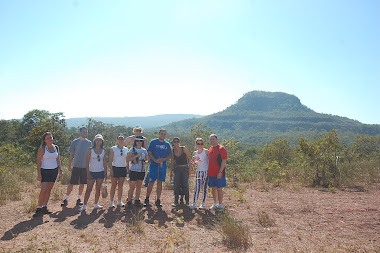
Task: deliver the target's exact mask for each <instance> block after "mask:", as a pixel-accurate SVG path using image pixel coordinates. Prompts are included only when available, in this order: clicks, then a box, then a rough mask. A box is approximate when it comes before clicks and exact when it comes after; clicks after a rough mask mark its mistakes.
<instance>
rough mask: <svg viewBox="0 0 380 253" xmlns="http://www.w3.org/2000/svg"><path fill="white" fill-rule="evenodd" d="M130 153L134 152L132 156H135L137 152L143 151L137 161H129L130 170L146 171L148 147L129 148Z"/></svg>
mask: <svg viewBox="0 0 380 253" xmlns="http://www.w3.org/2000/svg"><path fill="white" fill-rule="evenodd" d="M129 153H132V156H135V155H137V154H140V153H142V155H141V156H140V157H138V158H137V161H136V159H135V160H133V161H131V162H129V170H130V171H135V172H145V163H144V161H145V159H146V157H147V154H148V152H147V151H146V149H145V148H141V149H138V148H136V147H134V148H131V149H130V150H129Z"/></svg>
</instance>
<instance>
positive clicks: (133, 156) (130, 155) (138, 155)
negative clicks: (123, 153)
mask: <svg viewBox="0 0 380 253" xmlns="http://www.w3.org/2000/svg"><path fill="white" fill-rule="evenodd" d="M140 156H142V153H138V154H137V155H133V153H132V152H128V155H127V162H132V161H133V160H135V159H136V158H138V157H140Z"/></svg>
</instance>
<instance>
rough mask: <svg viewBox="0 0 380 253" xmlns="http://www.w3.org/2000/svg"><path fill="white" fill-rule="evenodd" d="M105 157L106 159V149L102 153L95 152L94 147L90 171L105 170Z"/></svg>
mask: <svg viewBox="0 0 380 253" xmlns="http://www.w3.org/2000/svg"><path fill="white" fill-rule="evenodd" d="M103 159H104V149H103V150H102V153H101V154H100V155H98V154H96V153H95V152H94V149H91V157H90V171H91V172H102V171H104V167H103Z"/></svg>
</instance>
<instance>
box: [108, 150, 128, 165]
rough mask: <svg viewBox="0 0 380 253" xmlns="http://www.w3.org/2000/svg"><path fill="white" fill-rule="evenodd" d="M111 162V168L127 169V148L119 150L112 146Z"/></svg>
mask: <svg viewBox="0 0 380 253" xmlns="http://www.w3.org/2000/svg"><path fill="white" fill-rule="evenodd" d="M112 150H113V161H112V166H115V167H127V161H126V160H125V159H126V157H127V153H128V152H129V150H128V148H127V147H123V148H119V147H118V146H113V147H112Z"/></svg>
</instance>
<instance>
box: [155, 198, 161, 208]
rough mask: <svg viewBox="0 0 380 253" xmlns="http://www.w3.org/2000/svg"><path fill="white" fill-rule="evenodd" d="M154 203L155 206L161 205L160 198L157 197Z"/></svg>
mask: <svg viewBox="0 0 380 253" xmlns="http://www.w3.org/2000/svg"><path fill="white" fill-rule="evenodd" d="M155 204H156V206H157V207H162V205H161V200H160V199H157V200H156V203H155Z"/></svg>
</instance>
